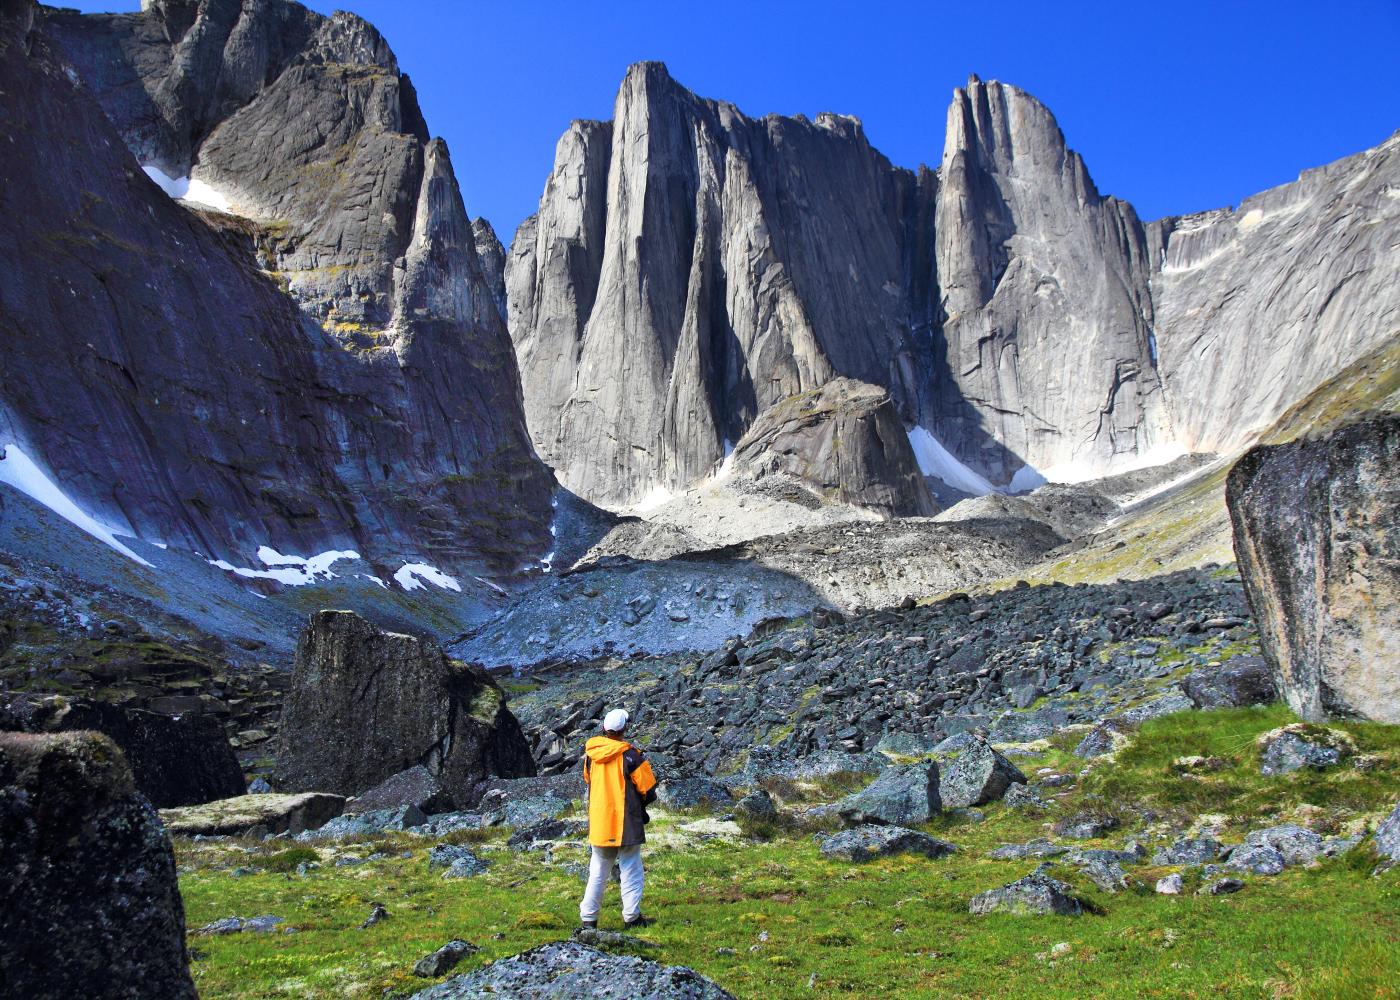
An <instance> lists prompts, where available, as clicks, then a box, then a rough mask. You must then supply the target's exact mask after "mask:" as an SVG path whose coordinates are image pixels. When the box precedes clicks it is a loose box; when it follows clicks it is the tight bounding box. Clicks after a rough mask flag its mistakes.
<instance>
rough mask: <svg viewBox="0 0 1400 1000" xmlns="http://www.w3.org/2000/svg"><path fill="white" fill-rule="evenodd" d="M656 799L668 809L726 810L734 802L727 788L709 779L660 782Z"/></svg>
mask: <svg viewBox="0 0 1400 1000" xmlns="http://www.w3.org/2000/svg"><path fill="white" fill-rule="evenodd" d="M656 799H657V801H658V802H660V803H661V804H662V805H663V806H666V807H667V808H669V809H696V808H700V807H702V806H703V807H706V808H709V809H727V808H729V806H730V805H731V804H732V803H733V801H734V796H733V795H732V794H730V791H729V789H728V788H726V787H725V786H724V785H721V784H720V783H719V782H717V781H711V780H710V779H709V778H672V779H667V780H666V781H663V782H661V784H660V785H659V786H658V787H657V789H656Z"/></svg>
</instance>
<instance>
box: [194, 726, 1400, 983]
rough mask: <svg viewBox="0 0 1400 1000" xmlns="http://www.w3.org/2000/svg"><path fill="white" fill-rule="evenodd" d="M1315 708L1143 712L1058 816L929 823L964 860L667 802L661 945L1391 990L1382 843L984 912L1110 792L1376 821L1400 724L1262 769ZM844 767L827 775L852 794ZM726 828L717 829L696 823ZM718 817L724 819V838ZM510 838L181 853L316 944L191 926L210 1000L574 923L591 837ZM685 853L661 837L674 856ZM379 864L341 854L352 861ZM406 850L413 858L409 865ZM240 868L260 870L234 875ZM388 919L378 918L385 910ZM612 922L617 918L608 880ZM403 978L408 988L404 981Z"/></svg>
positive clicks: (858, 961)
mask: <svg viewBox="0 0 1400 1000" xmlns="http://www.w3.org/2000/svg"><path fill="white" fill-rule="evenodd" d="M1292 721H1294V718H1293V717H1292V716H1291V715H1289V713H1288V712H1287V711H1286V710H1285V709H1283V708H1282V707H1278V706H1275V707H1269V708H1262V709H1241V710H1230V711H1220V712H1201V713H1198V712H1187V713H1183V714H1180V715H1174V716H1168V717H1166V718H1163V719H1158V720H1154V721H1153V722H1150V723H1148V724H1147V725H1145V726H1144V727H1143V728H1142V730H1141V731H1140V732H1139V733H1138V734H1137V736H1136V738H1135V739H1134V741H1133V743H1132V744H1131V745H1130V746H1128V747H1126V748H1124V749H1122V750H1120V751H1119V752H1118V753H1117V755H1116V756H1115V758H1114V759H1112V760H1111V761H1100V762H1094V763H1092V764H1089V765H1088V766H1089V768H1090V770H1089V773H1088V774H1087V775H1086V776H1085V777H1084V778H1082V779H1081V780H1080V782H1079V784H1078V786H1077V787H1075V788H1073V789H1072V790H1070V791H1069V792H1067V793H1064V794H1063V797H1062V798H1061V799H1060V801H1058V802H1057V803H1056V804H1055V806H1054V807H1053V808H1052V809H1051V810H1049V811H1045V812H1026V811H1016V810H1011V809H1008V808H1005V807H1004V806H1001V805H1000V804H997V805H992V806H988V807H986V808H985V809H984V810H983V813H984V819H983V821H982V822H980V823H979V822H976V821H975V820H974V819H972V818H969V817H967V816H955V815H944V816H941V817H939V818H938V819H937V820H935V821H934V822H933V823H930V824H927V825H926V829H927V830H928V831H929V832H932V833H934V834H935V835H937V836H940V837H943V838H945V839H948V840H951V841H953V842H954V843H956V844H958V845H959V846H960V848H961V850H960V851H959V853H958V854H956V855H954V856H952V857H950V858H945V859H942V860H938V861H930V860H927V859H923V858H917V857H896V858H891V859H884V860H880V861H876V862H872V863H869V864H865V865H856V864H850V863H847V862H837V861H830V860H827V859H825V858H823V857H822V856H821V854H820V852H819V851H818V849H817V844H816V843H815V842H814V840H813V839H812V838H811V837H810V836H809V835H808V834H807V832H806V831H805V830H801V829H797V830H783V829H774V830H773V831H767V834H768V835H771V836H772V837H773V839H771V840H770V841H767V842H753V841H749V840H744V839H738V840H736V839H726V838H723V837H720V838H715V839H709V840H705V839H697V838H689V837H688V835H687V831H686V826H687V825H688V824H690V823H691V822H692V821H693V817H691V816H688V815H684V814H677V815H668V814H665V813H656V814H655V815H656V817H657V818H656V821H655V822H654V823H653V825H652V827H651V830H652V832H653V837H652V840H653V842H654V844H655V845H658V846H653V847H651V848H649V849H648V856H647V866H648V882H647V897H646V900H647V902H646V909H647V910H648V912H649V913H650V914H651V915H652V916H654V917H657V918H658V923H657V924H656V925H655V926H654V927H652V928H650V929H649V930H648V931H647V932H646V933H645V936H646V937H647V938H648V939H649V940H651V941H653V942H654V943H655V944H656V948H655V949H654V954H653V957H655V958H657V959H659V960H661V961H664V962H668V963H678V964H683V965H689V966H691V967H693V968H695V969H697V970H699V971H700V972H702V973H704V974H705V975H707V976H710V977H711V978H713V979H715V980H716V981H718V982H719V983H720V984H721V985H723V986H725V987H726V988H728V989H729V990H731V991H732V992H733V993H735V995H737V996H740V997H774V998H786V997H794V998H795V997H803V998H807V997H811V996H814V995H815V996H852V997H873V996H889V997H961V996H979V997H982V996H996V997H1028V998H1035V1000H1047V998H1055V997H1075V998H1079V997H1084V996H1094V997H1211V998H1216V997H1241V998H1243V997H1290V998H1293V997H1299V998H1308V997H1317V998H1321V997H1344V996H1345V997H1350V996H1357V997H1363V996H1365V997H1381V996H1393V995H1395V994H1394V984H1395V983H1396V982H1400V950H1397V949H1396V948H1395V947H1394V941H1395V940H1396V939H1397V936H1400V871H1395V870H1392V871H1390V872H1387V873H1382V874H1379V875H1372V870H1373V868H1374V867H1375V857H1374V855H1373V853H1372V851H1371V848H1370V846H1369V844H1366V843H1363V844H1362V845H1361V846H1360V847H1358V848H1357V849H1355V850H1354V851H1352V852H1351V853H1350V854H1348V855H1344V856H1343V857H1341V858H1339V859H1337V860H1334V861H1328V862H1325V863H1323V864H1321V865H1319V866H1317V867H1315V868H1311V869H1307V868H1291V869H1289V870H1288V871H1286V872H1285V873H1284V874H1282V875H1279V876H1275V877H1272V878H1266V877H1262V876H1259V877H1247V878H1246V881H1247V883H1248V884H1247V886H1246V888H1245V889H1244V890H1243V891H1241V892H1239V893H1238V894H1235V895H1233V896H1225V897H1214V896H1199V895H1196V894H1195V893H1194V889H1195V888H1196V887H1197V885H1198V880H1197V878H1196V876H1194V875H1193V874H1191V873H1189V872H1188V874H1187V888H1188V892H1187V894H1186V895H1183V896H1180V897H1166V896H1158V895H1156V894H1155V893H1153V892H1151V889H1150V886H1151V882H1152V880H1154V879H1155V878H1157V877H1160V876H1161V875H1163V874H1166V873H1167V872H1169V871H1172V870H1175V869H1169V868H1156V867H1146V868H1144V867H1136V868H1132V869H1131V874H1133V875H1134V876H1135V877H1137V878H1138V879H1139V880H1140V881H1141V883H1142V885H1141V887H1140V888H1139V889H1137V890H1135V891H1128V892H1123V893H1119V894H1116V895H1109V894H1106V893H1103V892H1101V891H1099V890H1097V889H1095V888H1093V886H1092V884H1091V883H1089V882H1087V881H1086V880H1085V879H1083V878H1082V877H1080V876H1079V875H1078V874H1077V873H1076V872H1075V870H1074V869H1073V868H1072V867H1068V866H1066V867H1063V868H1061V869H1057V871H1056V874H1057V875H1058V876H1059V877H1062V878H1065V879H1066V880H1068V881H1070V882H1072V883H1074V884H1075V885H1076V887H1077V889H1078V890H1079V892H1080V893H1081V895H1082V896H1083V898H1084V899H1085V900H1086V902H1088V903H1090V904H1092V908H1093V909H1094V910H1096V911H1101V913H1097V914H1094V915H1086V916H1084V917H1081V918H1079V919H1069V918H1054V917H1041V918H1027V917H1019V918H1018V917H1006V916H990V917H973V916H971V915H969V914H968V912H967V901H968V900H969V899H970V898H971V897H972V896H973V895H975V894H976V893H978V892H981V891H983V890H986V889H989V888H994V887H996V886H1000V885H1002V884H1005V883H1006V882H1008V881H1011V880H1012V879H1014V878H1017V877H1019V876H1021V875H1024V874H1026V873H1027V872H1029V871H1030V870H1031V869H1032V868H1033V867H1034V864H1035V862H1034V861H1023V862H1014V861H1013V862H1008V861H995V860H991V859H988V858H986V857H985V854H986V852H987V851H988V850H989V849H990V848H992V847H995V846H997V845H998V844H1001V843H1004V842H1023V841H1025V840H1028V839H1030V838H1033V837H1037V836H1049V835H1050V831H1049V829H1048V827H1049V824H1050V823H1051V821H1052V820H1054V819H1056V818H1059V817H1061V816H1065V815H1069V814H1071V813H1072V812H1075V811H1078V810H1081V809H1092V808H1097V807H1102V806H1103V804H1104V803H1111V804H1112V806H1113V811H1114V812H1115V813H1116V814H1118V815H1120V816H1121V817H1123V819H1124V820H1125V826H1124V828H1123V829H1121V830H1119V831H1116V832H1115V835H1114V836H1112V837H1110V838H1108V839H1106V840H1104V841H1097V842H1088V843H1089V844H1090V845H1095V846H1102V845H1113V846H1117V845H1119V844H1121V843H1122V841H1123V840H1124V839H1125V838H1126V837H1128V836H1147V837H1149V838H1150V837H1151V835H1152V834H1154V833H1157V832H1160V831H1161V830H1162V829H1163V828H1164V826H1163V824H1164V820H1167V819H1170V818H1172V817H1174V816H1180V817H1185V816H1187V815H1194V816H1198V815H1200V814H1202V813H1220V814H1224V815H1225V816H1226V817H1228V819H1227V825H1229V826H1230V827H1231V829H1232V831H1236V832H1239V833H1242V832H1243V831H1244V830H1245V829H1248V828H1250V827H1253V826H1258V825H1262V824H1264V823H1267V822H1274V821H1282V820H1285V819H1290V818H1293V819H1297V818H1308V819H1310V820H1312V821H1313V822H1314V823H1315V825H1320V826H1322V827H1324V828H1329V827H1336V828H1339V829H1340V828H1343V827H1346V826H1347V824H1351V825H1352V826H1356V825H1357V824H1360V823H1363V822H1364V821H1365V820H1366V819H1367V818H1369V819H1370V820H1371V821H1374V818H1375V816H1376V815H1377V814H1378V812H1379V811H1380V810H1382V809H1388V808H1390V807H1391V806H1392V805H1393V804H1394V799H1395V795H1396V789H1397V787H1400V727H1387V726H1379V725H1368V724H1345V725H1341V726H1339V727H1338V728H1341V729H1343V730H1345V731H1346V732H1348V733H1349V734H1350V735H1351V736H1352V737H1353V739H1354V740H1355V741H1356V744H1357V747H1358V752H1359V753H1361V754H1364V755H1367V758H1368V761H1369V766H1368V767H1367V768H1366V769H1364V770H1357V769H1355V768H1352V767H1348V766H1343V767H1340V768H1336V769H1333V770H1330V771H1324V772H1306V773H1300V774H1295V775H1288V776H1283V777H1278V778H1266V777H1264V776H1263V775H1260V774H1259V773H1258V753H1259V750H1258V747H1257V744H1256V739H1257V737H1258V735H1259V734H1260V733H1262V732H1265V731H1267V730H1269V729H1272V728H1275V727H1277V726H1280V725H1284V724H1286V723H1289V722H1292ZM1079 735H1080V734H1078V733H1075V732H1066V733H1061V734H1058V735H1057V736H1056V737H1055V738H1054V739H1053V740H1052V741H1051V742H1050V748H1049V749H1048V750H1046V751H1045V752H1044V753H1043V754H1042V755H1041V756H1040V757H1039V758H1020V759H1018V763H1020V764H1021V765H1022V767H1023V769H1025V770H1026V771H1027V773H1031V774H1034V773H1035V772H1036V771H1037V770H1039V769H1040V768H1047V767H1048V768H1053V769H1055V770H1058V771H1061V772H1069V773H1076V772H1078V771H1079V770H1080V769H1081V768H1084V767H1086V762H1085V761H1082V760H1079V759H1078V758H1075V757H1073V756H1072V755H1071V753H1070V751H1071V749H1072V747H1073V746H1074V744H1075V742H1077V740H1078V737H1079ZM1191 754H1197V755H1203V756H1212V757H1218V758H1221V759H1222V760H1223V761H1224V762H1225V766H1224V768H1223V769H1221V770H1218V771H1214V772H1211V773H1209V774H1207V775H1203V776H1195V775H1193V776H1191V777H1190V778H1183V777H1182V775H1181V773H1180V772H1179V771H1178V770H1174V769H1173V767H1172V762H1173V760H1175V759H1176V758H1178V757H1181V756H1185V755H1191ZM856 784H858V782H857V781H855V779H853V778H852V779H848V778H845V777H842V778H838V779H836V780H833V781H832V782H830V783H827V784H826V785H825V787H818V786H815V785H814V786H813V787H812V788H811V789H807V790H805V793H804V794H803V795H802V796H801V797H803V798H806V797H808V796H809V795H810V794H811V792H813V791H825V792H827V793H831V794H834V793H838V792H840V791H843V790H845V789H847V788H850V787H854V786H855V785H856ZM704 825H705V824H703V823H701V824H696V826H697V827H700V826H704ZM713 827H714V824H713V823H711V824H710V826H709V827H708V828H707V829H712V828H713ZM505 835H506V834H505V831H492V832H485V833H473V834H472V835H471V838H469V839H471V840H472V841H473V842H475V843H476V849H477V850H478V851H479V853H481V854H482V855H483V856H484V857H487V858H488V859H490V861H491V868H490V869H489V870H488V871H487V872H486V873H485V874H484V875H481V876H479V877H477V878H473V879H462V880H443V879H442V878H441V877H440V873H439V872H431V873H430V872H429V871H428V868H427V851H428V849H429V848H430V847H431V846H432V843H433V842H432V841H427V840H423V839H418V838H414V837H411V836H408V835H405V834H389V835H385V836H383V837H379V838H373V839H370V840H367V841H363V842H358V843H352V844H348V845H343V846H341V847H339V848H336V849H334V850H332V849H328V848H326V847H320V848H318V850H319V854H320V856H321V864H322V867H321V868H319V869H316V870H314V871H311V872H309V873H308V874H307V875H305V876H297V875H295V874H293V872H292V871H289V870H287V869H289V868H294V867H295V865H294V864H293V862H294V860H295V863H298V864H299V863H300V862H301V861H302V860H304V859H305V858H306V854H305V853H304V849H299V848H295V847H293V848H289V847H288V846H287V845H286V844H285V843H281V844H276V843H270V844H260V843H254V842H249V841H233V842H223V843H210V842H198V843H194V842H188V841H179V842H177V853H178V856H179V859H180V863H181V868H182V873H183V874H182V878H181V889H182V892H183V895H184V898H185V905H186V908H187V919H188V922H189V924H190V926H191V927H192V928H197V927H199V926H201V925H203V924H206V923H208V922H211V921H213V920H216V919H219V918H221V917H227V916H244V917H249V916H259V915H262V914H272V915H275V916H279V917H282V918H284V919H285V920H286V922H287V925H289V926H290V927H293V928H295V933H274V934H266V935H264V934H246V933H245V934H239V935H230V936H224V937H200V936H194V937H192V938H191V945H192V947H193V948H194V949H195V950H196V952H197V953H198V956H199V957H198V958H197V960H196V961H195V963H194V973H195V977H196V982H197V984H198V986H199V989H200V995H201V996H203V997H205V998H206V1000H208V998H220V997H222V998H235V997H236V998H253V997H258V998H262V997H281V996H296V997H303V996H306V997H379V996H381V995H390V996H393V995H406V994H408V993H410V992H412V991H414V990H417V989H421V988H423V987H424V986H426V985H428V981H425V980H419V979H416V978H414V977H413V976H412V975H411V974H410V972H409V970H410V969H411V967H412V965H413V963H414V962H416V961H417V960H418V959H419V958H421V957H422V956H423V955H426V954H427V953H429V952H430V951H432V950H434V949H435V948H437V947H438V946H440V945H441V944H443V943H444V942H445V941H447V940H448V939H450V938H453V937H460V938H464V939H466V940H468V941H472V942H474V943H476V944H478V945H480V946H481V947H482V951H481V953H480V954H478V955H474V956H471V957H469V958H467V959H466V960H465V961H464V962H463V963H462V964H461V965H460V966H459V967H458V970H457V971H467V970H469V969H471V968H474V967H475V966H477V965H479V964H482V963H484V962H486V961H490V960H492V959H496V958H500V957H503V956H506V955H511V954H515V953H516V952H519V951H522V950H524V949H526V948H529V947H532V946H533V945H536V944H541V943H543V942H546V941H550V940H556V939H558V938H560V937H562V936H565V935H566V934H567V933H568V930H569V929H570V928H572V927H573V926H574V925H575V923H576V920H577V905H578V898H579V895H580V891H581V888H582V886H581V882H580V870H581V868H580V866H581V865H582V864H583V862H584V860H585V853H584V849H583V848H582V847H581V846H565V847H560V848H558V849H556V851H555V853H554V857H553V864H548V863H546V861H545V857H544V855H543V853H542V852H524V853H519V852H514V851H510V850H508V849H506V848H505V846H504V844H503V838H504V836H505ZM663 844H664V845H666V846H660V845H663ZM374 852H382V854H383V855H384V857H382V858H381V859H379V860H375V861H364V862H363V863H359V864H354V865H350V866H343V867H337V866H335V864H334V859H335V858H336V857H337V856H339V857H341V858H344V857H345V856H356V857H359V858H367V857H369V856H370V855H371V854H372V853H374ZM405 852H406V853H407V854H408V855H409V856H408V857H403V856H401V855H402V854H403V853H405ZM236 867H241V868H243V869H244V870H245V871H246V869H248V868H254V869H258V870H257V871H255V872H254V873H253V874H241V875H239V876H236V877H235V876H234V875H233V874H232V871H233V869H234V868H236ZM374 902H381V903H383V904H384V905H385V906H386V907H387V908H388V910H389V913H390V918H389V919H388V920H386V921H384V922H382V923H379V924H377V925H376V926H373V927H371V928H368V929H364V930H362V929H360V924H361V922H362V921H363V920H364V918H365V916H366V915H367V914H368V913H369V909H370V906H371V904H372V903H374ZM607 905H608V910H607V911H606V912H605V914H604V918H603V923H604V925H605V926H610V925H615V924H618V923H620V917H619V916H618V915H617V914H616V913H615V909H616V906H617V900H616V890H615V889H610V891H609V897H608V904H607ZM386 991H387V994H386Z"/></svg>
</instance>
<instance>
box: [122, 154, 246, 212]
mask: <svg viewBox="0 0 1400 1000" xmlns="http://www.w3.org/2000/svg"><path fill="white" fill-rule="evenodd" d="M141 169H142V170H144V171H145V172H146V176H147V177H149V178H150V179H151V180H153V181H155V182H156V185H157V186H158V187H159V188H160V189H161V190H162V191H164V192H165V193H166V194H168V195H169V196H170V197H172V198H174V199H175V200H176V201H184V202H189V203H190V204H192V205H203V206H204V207H205V208H213V209H217V210H218V211H220V212H228V213H230V214H233V206H232V203H231V202H230V201H229V200H228V195H226V194H224V193H223V192H222V191H220V190H219V189H218V188H216V187H214V186H213V185H211V184H206V183H205V182H204V181H202V180H200V179H199V178H197V177H195V178H190V177H171V176H170V175H169V174H167V173H166V172H165V171H164V170H162V169H160V167H157V166H155V165H153V164H147V165H146V166H143V167H142V168H141Z"/></svg>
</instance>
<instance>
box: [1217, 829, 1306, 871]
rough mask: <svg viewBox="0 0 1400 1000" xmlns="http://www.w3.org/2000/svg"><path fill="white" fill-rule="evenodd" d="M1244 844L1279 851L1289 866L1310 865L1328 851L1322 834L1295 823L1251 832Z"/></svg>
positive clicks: (1246, 836) (1246, 835)
mask: <svg viewBox="0 0 1400 1000" xmlns="http://www.w3.org/2000/svg"><path fill="white" fill-rule="evenodd" d="M1244 842H1245V844H1247V845H1249V846H1251V847H1266V848H1269V849H1271V850H1274V851H1277V852H1278V854H1279V856H1280V857H1282V858H1283V861H1284V863H1285V864H1289V865H1306V864H1309V863H1310V862H1313V861H1316V860H1317V859H1318V858H1319V857H1322V856H1323V855H1324V854H1326V853H1327V851H1328V842H1327V840H1326V839H1325V838H1324V837H1323V836H1322V835H1321V834H1319V833H1314V832H1313V831H1312V830H1309V829H1307V828H1306V827H1302V826H1298V825H1296V824H1293V823H1284V824H1282V825H1281V826H1271V827H1268V828H1266V829H1263V830H1251V831H1249V833H1247V834H1245V838H1244ZM1237 850H1238V849H1237ZM1233 857H1234V855H1233V854H1232V855H1231V858H1232V859H1233Z"/></svg>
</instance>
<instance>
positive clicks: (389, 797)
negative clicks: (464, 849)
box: [345, 764, 453, 813]
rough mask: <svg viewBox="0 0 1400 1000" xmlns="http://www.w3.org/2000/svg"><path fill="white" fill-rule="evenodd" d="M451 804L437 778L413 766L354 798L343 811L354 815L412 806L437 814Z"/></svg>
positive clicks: (417, 766) (418, 766) (425, 770)
mask: <svg viewBox="0 0 1400 1000" xmlns="http://www.w3.org/2000/svg"><path fill="white" fill-rule="evenodd" d="M452 804H453V803H452V798H451V796H449V795H448V794H447V792H446V790H444V789H443V787H442V782H441V781H439V780H438V779H437V776H436V775H435V774H433V773H432V772H431V771H429V770H428V769H427V768H426V767H424V766H423V765H422V764H415V765H413V766H412V767H410V768H409V769H408V770H406V771H400V772H399V773H398V774H395V775H393V776H391V777H389V778H386V779H385V780H384V781H381V782H380V783H379V784H377V785H375V786H374V787H373V788H371V789H369V790H368V791H366V792H361V793H360V794H359V795H356V796H355V797H354V798H353V799H352V800H351V801H349V802H347V803H345V808H346V810H347V811H349V812H353V813H366V812H375V811H377V810H381V809H399V808H402V807H403V806H414V807H415V808H418V809H421V810H423V811H424V812H425V813H436V812H442V811H444V810H446V809H449V808H451V806H452Z"/></svg>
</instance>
